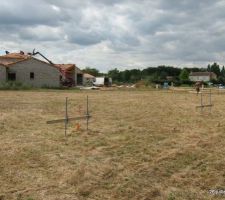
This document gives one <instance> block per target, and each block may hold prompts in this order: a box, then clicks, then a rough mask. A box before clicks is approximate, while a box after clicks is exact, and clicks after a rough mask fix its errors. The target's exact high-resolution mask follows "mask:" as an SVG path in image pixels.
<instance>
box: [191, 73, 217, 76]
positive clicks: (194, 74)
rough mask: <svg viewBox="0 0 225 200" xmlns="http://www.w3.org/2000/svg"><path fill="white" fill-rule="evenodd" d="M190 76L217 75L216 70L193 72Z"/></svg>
mask: <svg viewBox="0 0 225 200" xmlns="http://www.w3.org/2000/svg"><path fill="white" fill-rule="evenodd" d="M190 76H216V74H215V73H214V72H191V73H190Z"/></svg>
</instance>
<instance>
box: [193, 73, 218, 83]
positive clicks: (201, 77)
mask: <svg viewBox="0 0 225 200" xmlns="http://www.w3.org/2000/svg"><path fill="white" fill-rule="evenodd" d="M189 79H190V80H191V81H194V82H196V81H204V82H207V81H210V80H213V79H215V80H216V79H217V76H216V74H215V73H214V72H191V73H190V75H189Z"/></svg>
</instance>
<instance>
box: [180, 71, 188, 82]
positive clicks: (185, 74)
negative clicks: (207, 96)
mask: <svg viewBox="0 0 225 200" xmlns="http://www.w3.org/2000/svg"><path fill="white" fill-rule="evenodd" d="M179 79H180V80H181V81H188V80H189V72H188V70H187V69H185V68H184V69H182V71H181V72H180V74H179Z"/></svg>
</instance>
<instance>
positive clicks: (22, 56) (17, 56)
mask: <svg viewBox="0 0 225 200" xmlns="http://www.w3.org/2000/svg"><path fill="white" fill-rule="evenodd" d="M30 57H31V56H30V55H27V54H21V53H9V54H6V55H3V56H0V58H9V59H10V58H12V59H27V58H30Z"/></svg>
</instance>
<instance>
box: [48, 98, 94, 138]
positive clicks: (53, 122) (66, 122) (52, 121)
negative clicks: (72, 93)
mask: <svg viewBox="0 0 225 200" xmlns="http://www.w3.org/2000/svg"><path fill="white" fill-rule="evenodd" d="M90 118H91V115H90V113H89V98H88V96H87V110H86V115H83V116H78V117H68V97H66V102H65V118H64V119H56V120H51V121H47V122H46V123H47V124H57V123H62V122H64V124H65V126H64V128H65V137H67V127H68V123H69V122H71V121H77V120H82V119H86V125H87V130H88V128H89V119H90Z"/></svg>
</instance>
